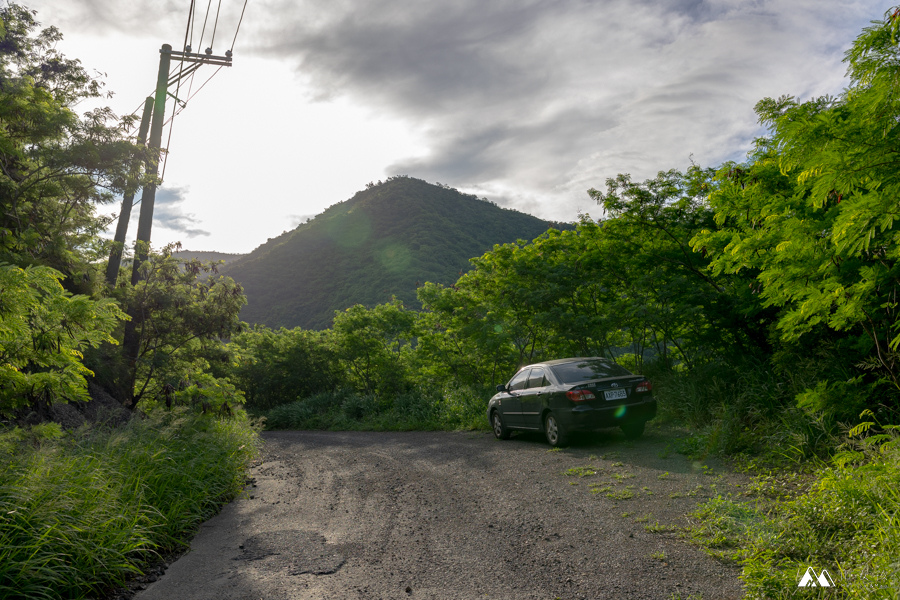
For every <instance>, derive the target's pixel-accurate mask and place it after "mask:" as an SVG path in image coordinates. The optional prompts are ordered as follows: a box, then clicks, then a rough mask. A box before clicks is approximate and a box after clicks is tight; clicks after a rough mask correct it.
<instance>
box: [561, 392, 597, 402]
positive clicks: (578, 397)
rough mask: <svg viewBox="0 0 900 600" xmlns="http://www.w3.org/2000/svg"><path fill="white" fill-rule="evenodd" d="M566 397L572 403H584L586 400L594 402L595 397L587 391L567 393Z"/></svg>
mask: <svg viewBox="0 0 900 600" xmlns="http://www.w3.org/2000/svg"><path fill="white" fill-rule="evenodd" d="M566 397H567V398H568V399H569V400H571V401H572V402H584V401H585V400H593V399H594V395H593V394H592V393H590V392H589V391H587V390H572V391H571V392H566Z"/></svg>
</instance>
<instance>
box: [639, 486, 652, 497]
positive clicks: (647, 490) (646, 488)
mask: <svg viewBox="0 0 900 600" xmlns="http://www.w3.org/2000/svg"><path fill="white" fill-rule="evenodd" d="M641 489H642V490H643V491H644V493H645V494H647V495H648V496H652V495H653V490H651V489H650V488H648V487H647V486H646V485H645V486H644V487H642V488H641Z"/></svg>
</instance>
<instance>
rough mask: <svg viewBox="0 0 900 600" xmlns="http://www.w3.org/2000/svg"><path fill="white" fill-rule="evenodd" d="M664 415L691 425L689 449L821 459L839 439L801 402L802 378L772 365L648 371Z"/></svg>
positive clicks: (828, 424) (778, 459)
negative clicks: (799, 400) (803, 406)
mask: <svg viewBox="0 0 900 600" xmlns="http://www.w3.org/2000/svg"><path fill="white" fill-rule="evenodd" d="M650 377H651V378H652V380H653V384H654V396H656V398H657V401H658V402H659V415H660V418H661V419H662V420H669V421H674V422H678V423H681V424H683V425H686V426H688V427H689V428H691V429H692V431H693V433H692V436H691V437H690V438H688V439H687V440H685V442H684V444H685V446H686V447H685V450H686V451H687V453H689V454H707V453H718V454H732V455H733V454H739V453H745V454H748V455H761V456H762V457H763V458H764V459H765V460H768V461H770V462H771V461H774V462H788V463H790V462H798V461H801V460H804V459H807V458H813V457H817V458H823V457H826V456H828V454H829V452H830V451H832V450H833V449H834V447H835V446H836V445H837V444H838V436H837V435H836V434H837V433H838V427H837V426H836V424H835V423H834V422H833V421H832V422H828V421H827V420H825V419H824V418H823V416H822V415H821V414H816V413H814V412H812V411H806V410H803V409H801V408H799V407H798V406H797V400H796V396H797V394H798V393H800V392H802V391H803V390H804V387H803V385H804V382H798V381H792V380H791V379H790V378H787V377H785V376H782V375H779V374H777V373H775V371H774V370H773V369H772V367H771V366H769V365H767V364H765V363H761V362H755V361H752V360H747V361H744V362H743V363H741V364H736V365H729V364H721V363H709V364H706V365H703V366H700V367H698V368H695V369H693V370H692V371H690V372H684V371H668V372H659V373H654V372H652V371H651V372H650Z"/></svg>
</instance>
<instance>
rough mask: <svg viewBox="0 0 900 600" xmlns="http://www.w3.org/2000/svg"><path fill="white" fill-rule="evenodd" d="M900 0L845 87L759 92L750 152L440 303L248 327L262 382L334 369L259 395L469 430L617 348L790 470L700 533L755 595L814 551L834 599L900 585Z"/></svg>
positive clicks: (717, 435) (670, 176) (669, 175)
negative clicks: (303, 323)
mask: <svg viewBox="0 0 900 600" xmlns="http://www.w3.org/2000/svg"><path fill="white" fill-rule="evenodd" d="M898 15H900V11H891V12H889V13H888V14H887V15H886V16H885V18H884V20H883V21H879V22H875V23H874V25H873V26H872V27H870V28H867V29H866V30H865V31H863V33H862V34H861V35H860V37H859V38H858V39H857V40H856V41H855V43H854V44H853V46H852V47H851V49H850V50H849V51H848V52H847V55H846V61H847V63H848V66H849V70H848V73H849V77H850V85H849V87H848V88H847V90H846V91H845V92H844V93H842V94H841V95H840V96H837V97H824V98H814V99H811V100H807V101H802V102H801V101H799V100H796V99H794V98H792V97H789V96H784V97H781V98H778V99H764V100H762V101H760V102H759V104H758V105H757V107H756V110H757V114H758V116H759V120H760V123H761V124H763V125H764V126H765V127H766V128H767V134H766V135H765V136H764V137H762V138H760V139H758V140H757V141H756V146H755V149H754V151H753V152H751V153H750V155H749V156H748V159H747V161H746V162H744V163H740V164H738V163H727V164H724V165H721V166H720V167H718V168H715V169H702V168H700V167H696V166H695V167H692V168H691V169H689V170H688V171H687V172H686V173H681V172H678V171H674V170H673V171H665V172H660V173H659V175H658V176H657V177H656V178H654V179H651V180H648V181H644V182H634V181H632V180H631V179H630V178H629V177H628V176H627V175H620V176H619V177H616V178H613V179H610V180H608V181H607V185H606V187H605V189H604V190H590V192H589V193H590V195H591V196H592V197H593V198H594V199H595V200H596V201H597V202H598V204H599V205H600V207H601V214H602V215H603V218H602V219H601V220H599V221H597V222H595V221H593V220H591V219H590V218H588V217H585V218H583V219H582V220H581V222H580V223H579V224H578V225H577V227H576V229H575V230H570V231H555V230H550V231H548V232H546V233H544V234H542V235H541V236H539V237H538V238H536V239H534V240H533V241H530V242H525V241H518V242H514V243H508V244H505V245H498V246H495V247H494V249H493V250H492V251H490V252H487V253H486V254H484V255H483V256H480V257H478V258H474V259H472V266H473V268H472V269H471V270H470V271H469V272H467V273H466V274H464V275H462V276H461V277H460V278H459V279H458V280H457V281H456V282H455V283H454V284H452V285H441V284H437V283H426V284H425V285H423V286H421V287H419V289H418V294H417V297H418V301H419V302H420V303H421V306H422V308H421V310H417V311H412V310H409V309H408V308H406V307H405V306H404V304H403V303H402V302H399V301H394V302H392V303H388V304H381V305H378V306H374V307H371V308H365V307H363V306H359V305H358V306H354V307H351V308H349V309H347V310H345V311H338V312H337V313H336V314H335V319H334V326H333V327H332V329H329V330H326V331H321V332H315V333H314V334H313V333H311V332H305V331H302V330H291V331H289V330H284V329H282V330H279V331H271V330H268V329H266V328H262V327H261V328H257V329H255V330H254V331H252V332H247V333H242V334H239V335H238V336H236V337H235V338H234V339H233V342H232V344H231V348H232V351H233V352H234V353H233V356H234V360H233V361H232V362H231V363H230V367H229V368H230V369H232V371H231V376H232V377H234V378H235V380H239V381H241V383H240V384H239V387H242V388H243V389H251V388H253V389H257V390H261V388H260V387H259V384H261V383H262V380H261V377H262V369H261V368H260V366H259V365H260V362H259V361H260V360H261V359H260V357H259V356H256V355H255V352H256V348H262V347H263V345H261V344H260V343H259V342H257V341H256V340H265V344H264V346H265V348H268V349H271V348H275V347H277V346H278V345H279V344H285V346H284V347H285V348H286V349H287V348H290V349H291V350H290V351H292V352H295V353H296V355H297V356H299V357H302V358H301V359H300V362H298V363H296V364H298V365H303V366H302V367H301V369H302V371H301V372H305V373H309V374H310V376H312V377H316V376H317V374H319V373H321V374H322V379H321V383H322V386H321V387H320V388H319V389H318V390H317V391H315V392H313V393H307V389H306V388H300V387H297V388H296V389H297V392H296V393H294V392H293V391H287V392H286V393H285V391H286V390H293V389H295V388H292V387H291V386H290V385H283V386H280V387H279V388H278V389H279V390H280V391H277V392H276V391H274V390H273V391H272V392H271V393H265V394H263V395H262V396H260V397H253V398H252V399H251V402H250V406H251V408H254V409H258V410H261V411H264V410H267V411H268V415H269V416H270V418H271V421H270V424H271V425H273V426H279V427H336V428H354V427H366V428H411V427H416V428H420V427H426V426H429V427H446V426H451V425H454V424H464V423H467V422H476V421H478V420H479V419H480V420H482V421H483V419H484V417H483V415H482V414H481V413H482V411H483V407H484V400H485V399H486V398H487V397H488V396H490V394H491V388H492V386H493V385H494V384H496V383H499V382H502V381H505V380H506V379H507V378H508V377H509V376H510V375H511V374H512V373H513V372H514V370H515V369H516V368H517V367H518V366H519V365H522V364H524V363H528V362H532V361H536V360H540V359H548V358H558V357H560V356H567V355H600V356H607V357H611V358H614V359H616V360H617V361H619V362H620V363H622V364H625V365H626V366H629V367H630V368H632V369H634V370H637V371H641V372H644V373H646V374H649V375H650V376H651V377H652V378H653V380H654V382H655V392H656V395H657V397H658V398H659V400H660V402H661V409H662V411H661V412H662V416H663V418H668V419H674V420H677V421H679V422H680V423H683V424H686V425H688V426H690V427H691V428H692V429H693V431H694V435H692V436H691V437H690V438H689V440H687V441H686V442H685V444H684V451H685V452H687V453H690V454H691V455H695V456H703V455H706V454H707V453H709V452H720V453H726V454H730V455H733V456H734V455H739V456H744V457H745V458H743V460H744V461H745V462H748V463H749V464H755V465H757V468H763V467H761V466H760V465H765V468H772V467H773V465H774V466H775V467H776V470H775V471H773V474H770V475H767V476H765V477H761V478H760V479H759V480H758V483H757V486H756V491H757V492H758V494H757V499H756V501H754V502H753V503H746V502H741V501H738V500H736V499H734V498H717V499H715V500H713V501H712V502H710V503H708V504H707V505H705V506H704V507H703V508H702V509H701V510H700V512H699V513H698V515H697V517H698V527H697V528H696V530H695V537H696V539H698V540H700V542H701V543H702V544H704V545H705V547H707V548H708V549H709V550H710V551H711V552H716V553H718V554H719V555H723V554H725V555H728V556H730V557H731V558H733V559H735V560H739V561H741V562H742V564H743V566H744V574H743V578H744V580H745V583H746V586H747V590H748V593H749V595H750V596H751V597H754V598H772V597H792V595H793V594H795V593H796V591H797V587H796V586H797V581H798V580H799V577H800V575H802V571H803V568H805V567H804V565H806V566H808V565H809V564H812V563H815V564H817V565H820V568H821V567H824V566H829V567H830V568H831V570H832V572H833V573H837V574H839V576H843V577H844V578H843V579H842V580H841V584H840V588H839V589H838V590H830V591H834V592H835V594H838V595H842V596H844V597H852V598H870V597H896V596H897V594H898V593H900V588H898V587H897V583H896V582H897V564H898V563H897V556H898V552H900V545H898V538H897V536H898V528H897V519H898V514H900V513H898V509H900V496H898V494H897V492H896V490H897V485H898V481H900V466H898V462H897V459H898V456H897V451H896V448H897V444H896V433H895V432H896V428H895V427H894V426H893V425H891V424H892V423H896V422H897V421H898V412H897V411H898V408H900V407H898V398H900V394H898V392H900V360H898V359H900V350H898V347H900V321H898V320H897V311H898V303H897V297H898V292H900V277H898V276H900V264H898V258H900V238H898V233H897V227H898V225H897V222H898V221H897V219H896V215H897V198H898V197H900V158H898V156H900V154H898V139H900V125H898V123H900V83H898V82H900V48H898V29H900V16H898ZM238 349H239V351H235V350H238ZM276 354H277V353H276ZM279 356H281V357H284V360H283V361H282V362H281V363H280V365H281V372H283V373H289V372H290V371H291V368H290V360H289V359H287V358H286V357H287V356H288V354H286V353H282V354H279ZM320 359H321V360H322V361H323V362H324V363H327V364H328V365H331V366H332V367H333V368H331V369H326V370H321V369H317V368H316V367H313V366H312V365H314V364H315V363H316V360H320ZM279 377H280V376H279ZM284 378H285V379H284V381H285V383H287V380H288V379H289V376H287V375H285V376H284ZM273 407H274V408H273ZM461 411H462V412H461ZM454 414H455V415H457V416H454V417H452V418H450V417H448V416H447V415H454ZM459 415H462V416H459ZM861 418H864V419H865V420H864V421H863V422H862V423H860V419H861ZM851 427H853V429H852V431H850V433H851V434H853V435H850V436H849V437H848V430H850V428H851ZM747 457H753V458H747ZM786 466H787V467H791V466H792V467H791V468H790V469H788V471H787V472H786V471H784V470H783V469H784V468H785V467H786ZM791 469H793V470H794V471H796V472H797V473H798V474H797V475H794V476H791V475H788V474H786V473H790V471H791ZM723 548H724V549H725V551H724V552H722V549H723ZM729 549H730V550H729ZM736 549H737V550H736ZM798 570H799V573H798Z"/></svg>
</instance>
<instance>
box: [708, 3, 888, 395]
mask: <svg viewBox="0 0 900 600" xmlns="http://www.w3.org/2000/svg"><path fill="white" fill-rule="evenodd" d="M895 21H896V19H894V18H893V17H890V18H886V19H885V21H884V22H881V23H877V24H876V25H874V26H873V27H870V28H868V29H867V30H865V31H864V32H863V34H862V35H861V36H860V37H859V38H858V39H857V40H856V42H855V43H854V45H853V47H852V48H851V49H850V50H849V51H848V53H847V58H846V60H847V62H848V63H849V74H850V77H851V82H852V85H851V86H850V87H849V88H848V89H847V90H846V91H845V92H844V93H843V94H842V95H840V96H839V97H836V98H832V97H824V98H816V99H813V100H810V101H808V102H802V103H801V102H798V101H796V100H794V99H793V98H791V97H787V96H785V97H782V98H779V99H777V100H773V99H770V98H768V99H765V100H763V101H761V102H760V103H759V104H758V105H757V114H758V115H759V118H760V122H761V123H762V124H764V125H766V126H767V127H769V129H770V136H769V137H767V138H764V139H761V140H759V142H758V147H757V150H756V152H755V153H754V155H753V156H752V157H751V161H750V163H749V164H747V165H742V166H738V165H732V164H729V165H725V166H724V167H722V168H721V169H720V170H719V172H718V173H717V182H718V186H717V188H716V190H715V191H713V193H712V194H711V196H710V204H711V205H712V206H713V208H714V209H715V211H716V223H717V225H718V228H717V229H707V230H704V231H703V232H702V233H700V234H699V235H698V236H697V237H696V238H695V239H694V240H693V242H692V244H693V245H694V247H695V248H697V249H702V250H703V251H706V252H709V253H711V254H712V255H713V256H714V259H713V263H712V267H713V273H738V272H746V273H748V274H750V275H751V276H753V277H754V278H755V279H756V280H757V282H758V287H757V290H758V293H759V297H760V299H761V301H762V302H763V304H764V305H765V306H769V307H777V308H778V309H779V312H778V319H777V323H778V330H779V332H780V335H781V337H782V339H784V340H788V341H790V340H796V339H798V338H799V337H800V336H803V335H807V334H810V333H814V332H815V331H816V328H817V327H820V326H821V327H827V328H828V329H829V330H831V331H833V332H836V333H837V335H836V336H835V337H848V338H850V337H852V338H860V337H862V336H864V337H865V339H866V340H867V343H866V344H865V345H864V349H865V360H864V362H865V365H866V366H867V368H870V369H871V370H872V371H873V372H874V373H877V374H878V375H879V376H881V377H884V378H886V379H887V380H889V381H890V382H892V383H893V385H894V386H897V387H900V366H898V363H897V360H896V357H897V356H898V355H897V346H898V344H900V325H898V323H900V321H898V319H897V302H896V297H897V293H898V283H897V282H898V281H900V280H898V275H900V267H898V252H900V245H898V243H897V233H896V225H895V214H896V209H897V197H898V195H900V175H898V173H900V169H898V167H900V162H898V159H897V155H896V141H897V136H898V135H900V129H898V125H897V117H898V115H900V104H898V103H897V98H896V87H897V84H896V81H897V77H898V75H900V62H898V57H900V50H898V48H897V45H896V42H895V41H893V40H892V38H891V35H892V33H891V31H892V30H893V28H894V27H895Z"/></svg>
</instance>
